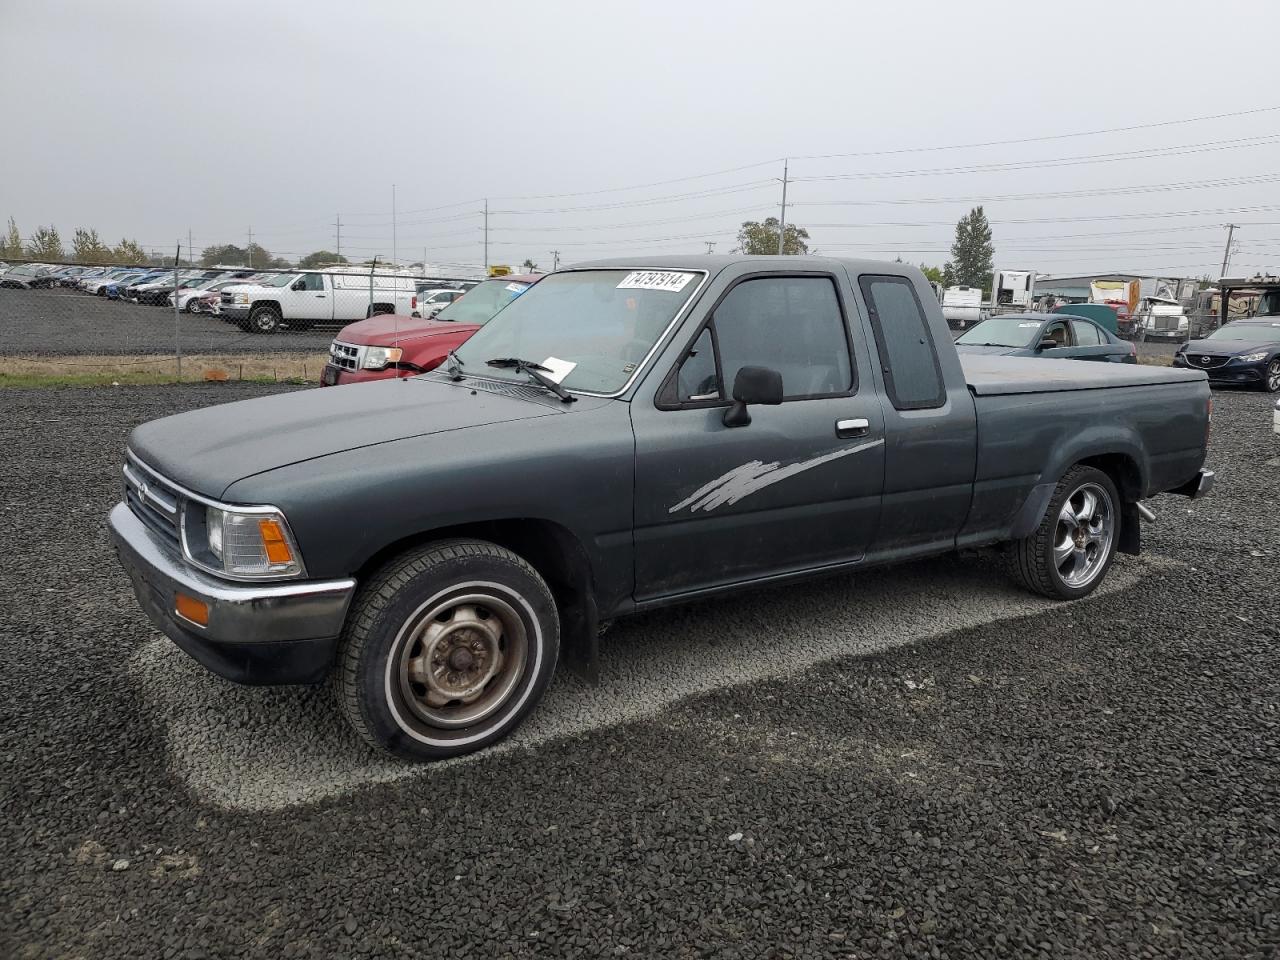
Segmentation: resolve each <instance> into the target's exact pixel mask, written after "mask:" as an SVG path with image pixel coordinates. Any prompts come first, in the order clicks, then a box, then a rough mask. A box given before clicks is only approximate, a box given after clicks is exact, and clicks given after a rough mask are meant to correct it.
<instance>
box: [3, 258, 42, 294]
mask: <svg viewBox="0 0 1280 960" xmlns="http://www.w3.org/2000/svg"><path fill="white" fill-rule="evenodd" d="M43 277H44V273H43V272H42V271H41V270H40V268H39V267H37V266H35V265H34V264H30V263H20V264H18V265H17V266H16V267H10V268H9V269H8V270H6V271H5V272H4V273H3V274H0V287H9V288H10V289H14V290H32V289H34V288H36V287H39V286H42V285H43V284H42V283H41V281H42V278H43Z"/></svg>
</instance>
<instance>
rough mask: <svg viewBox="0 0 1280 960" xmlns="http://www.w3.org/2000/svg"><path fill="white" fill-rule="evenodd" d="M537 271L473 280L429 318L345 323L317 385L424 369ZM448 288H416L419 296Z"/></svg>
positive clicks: (524, 287)
mask: <svg viewBox="0 0 1280 960" xmlns="http://www.w3.org/2000/svg"><path fill="white" fill-rule="evenodd" d="M539 278H540V275H539V274H523V275H520V276H509V277H501V278H499V279H495V280H485V281H484V282H483V283H480V284H477V285H476V286H475V287H473V288H472V289H471V290H469V291H468V292H467V294H466V295H465V296H463V297H459V298H457V299H456V300H454V301H453V302H452V303H450V304H449V305H448V306H447V307H444V308H443V309H442V310H440V311H439V312H438V313H435V314H433V315H432V317H429V318H426V319H424V318H421V317H402V316H398V315H382V316H376V317H370V318H368V319H367V320H360V321H358V322H357V323H352V324H349V325H348V326H345V327H343V328H342V329H341V330H340V331H338V335H337V336H336V337H334V339H333V343H331V344H329V362H328V363H326V364H325V367H324V371H323V372H322V373H321V375H320V383H321V385H322V386H326V387H332V386H337V385H339V384H343V383H362V382H364V381H366V380H385V379H387V378H388V377H396V376H404V375H405V373H406V372H407V373H425V372H426V371H428V370H434V369H435V368H436V367H438V366H439V365H440V364H441V363H443V362H444V359H445V357H447V356H448V355H449V351H450V350H452V349H454V348H455V347H457V346H459V345H461V344H462V342H463V341H464V340H466V339H467V337H469V336H471V335H472V334H473V333H475V332H476V331H477V330H479V329H480V328H481V327H482V326H483V325H484V324H486V323H488V322H489V320H490V319H492V318H493V316H494V315H495V314H497V313H498V311H500V310H501V309H502V308H503V307H505V306H506V305H507V304H508V303H510V302H511V301H512V300H514V299H515V298H516V297H518V296H520V294H522V293H524V292H525V291H526V290H528V289H529V287H530V286H532V285H533V284H534V283H537V281H538V280H539ZM448 292H452V291H442V290H420V291H419V292H418V294H417V296H418V300H419V302H421V300H422V297H423V296H424V294H425V295H426V296H431V295H432V294H437V293H448Z"/></svg>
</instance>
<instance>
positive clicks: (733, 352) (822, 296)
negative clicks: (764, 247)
mask: <svg viewBox="0 0 1280 960" xmlns="http://www.w3.org/2000/svg"><path fill="white" fill-rule="evenodd" d="M713 322H714V324H715V330H716V343H717V346H718V347H719V348H720V367H721V371H722V373H723V377H724V383H725V385H726V387H728V388H730V389H731V388H732V386H733V381H734V378H735V377H736V376H737V375H738V371H739V370H741V369H742V368H743V367H750V366H758V367H769V368H770V369H772V370H777V371H778V372H779V373H780V374H782V392H783V396H785V397H787V398H788V399H796V398H800V397H812V396H822V395H825V394H833V393H845V392H847V391H848V390H849V389H850V388H851V387H852V385H853V374H852V370H853V367H852V364H851V362H850V359H849V339H848V337H847V336H846V334H845V326H844V316H843V314H842V313H841V311H840V301H839V300H838V299H837V298H836V291H835V285H834V284H833V283H832V282H831V280H830V279H828V278H826V277H764V278H761V279H759V280H747V281H744V282H743V283H740V284H738V285H737V286H736V287H734V288H733V289H732V290H731V291H729V295H728V296H726V297H725V298H724V300H722V301H721V303H720V305H719V306H718V307H716V312H715V317H714V320H713Z"/></svg>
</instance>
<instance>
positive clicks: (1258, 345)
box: [1173, 291, 1280, 393]
mask: <svg viewBox="0 0 1280 960" xmlns="http://www.w3.org/2000/svg"><path fill="white" fill-rule="evenodd" d="M1277 294H1278V296H1277V301H1278V302H1277V305H1278V306H1280V291H1277ZM1173 365H1174V366H1175V367H1189V368H1193V369H1195V370H1203V371H1204V372H1205V373H1206V374H1208V376H1209V382H1210V383H1215V384H1234V385H1237V386H1246V387H1257V388H1258V389H1260V390H1266V391H1268V392H1270V393H1277V392H1280V316H1277V317H1275V318H1273V319H1267V318H1265V317H1254V318H1253V319H1249V320H1234V321H1232V322H1231V323H1228V324H1227V325H1226V326H1225V327H1219V328H1218V329H1217V330H1215V331H1213V333H1211V334H1209V335H1208V336H1206V337H1205V338H1204V339H1202V340H1191V341H1188V342H1187V343H1184V344H1183V345H1182V346H1181V347H1179V348H1178V352H1177V353H1176V354H1174V356H1173Z"/></svg>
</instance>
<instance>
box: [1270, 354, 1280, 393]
mask: <svg viewBox="0 0 1280 960" xmlns="http://www.w3.org/2000/svg"><path fill="white" fill-rule="evenodd" d="M1267 389H1268V390H1270V391H1271V392H1272V393H1275V392H1277V391H1280V360H1272V361H1271V365H1270V366H1268V367H1267Z"/></svg>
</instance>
